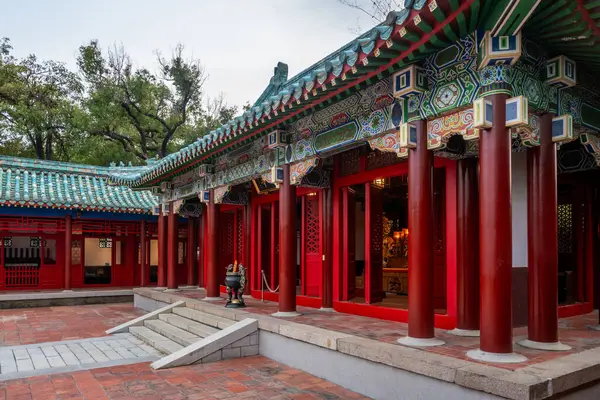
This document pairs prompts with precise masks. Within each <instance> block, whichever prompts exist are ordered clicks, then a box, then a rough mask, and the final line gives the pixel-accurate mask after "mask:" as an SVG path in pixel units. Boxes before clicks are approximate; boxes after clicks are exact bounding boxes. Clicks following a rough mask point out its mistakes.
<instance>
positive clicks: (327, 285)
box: [321, 184, 333, 310]
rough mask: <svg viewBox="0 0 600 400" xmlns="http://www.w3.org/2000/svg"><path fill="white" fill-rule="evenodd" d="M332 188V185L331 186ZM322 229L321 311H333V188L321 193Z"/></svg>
mask: <svg viewBox="0 0 600 400" xmlns="http://www.w3.org/2000/svg"><path fill="white" fill-rule="evenodd" d="M331 186H333V184H331ZM323 200H324V201H323V203H324V205H323V208H324V212H323V218H324V221H323V227H324V228H325V229H324V232H323V234H324V244H325V248H324V254H325V260H324V261H323V274H322V285H321V287H322V288H323V292H322V294H321V297H322V306H321V309H322V310H332V309H333V188H332V187H329V188H327V189H325V190H324V192H323Z"/></svg>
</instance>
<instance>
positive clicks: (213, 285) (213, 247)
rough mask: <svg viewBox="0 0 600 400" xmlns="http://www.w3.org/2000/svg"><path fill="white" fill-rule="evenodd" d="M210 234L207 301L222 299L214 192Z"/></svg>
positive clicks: (207, 262) (217, 210)
mask: <svg viewBox="0 0 600 400" xmlns="http://www.w3.org/2000/svg"><path fill="white" fill-rule="evenodd" d="M207 211H208V212H207V215H206V217H207V218H208V232H207V238H206V269H207V271H206V272H207V276H206V299H205V300H217V299H219V300H220V299H221V297H220V294H221V293H220V290H219V205H218V204H215V201H214V191H213V190H211V191H210V200H209V202H208V207H207Z"/></svg>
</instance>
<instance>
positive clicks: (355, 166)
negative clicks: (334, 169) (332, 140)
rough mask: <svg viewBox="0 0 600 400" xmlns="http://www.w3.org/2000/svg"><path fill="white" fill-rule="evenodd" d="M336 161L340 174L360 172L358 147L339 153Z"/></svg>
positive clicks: (346, 174)
mask: <svg viewBox="0 0 600 400" xmlns="http://www.w3.org/2000/svg"><path fill="white" fill-rule="evenodd" d="M338 162H339V168H340V169H339V173H340V176H348V175H352V174H357V173H359V172H360V153H359V151H358V149H354V150H350V151H346V152H345V153H342V154H340V155H339V156H338Z"/></svg>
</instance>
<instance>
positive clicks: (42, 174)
mask: <svg viewBox="0 0 600 400" xmlns="http://www.w3.org/2000/svg"><path fill="white" fill-rule="evenodd" d="M113 169H114V168H106V167H95V166H90V165H78V164H68V163H62V162H54V161H40V160H30V159H26V158H17V157H6V156H0V204H2V205H5V206H6V205H10V206H21V207H46V208H73V209H81V210H99V211H111V212H127V213H148V212H150V211H151V210H152V208H153V207H154V206H155V205H156V204H157V198H156V196H154V195H152V193H151V192H149V191H137V192H134V191H132V190H131V189H130V188H128V187H124V186H110V185H109V183H108V180H109V175H110V172H112V170H113ZM116 169H119V170H126V169H129V168H127V167H126V168H116ZM130 169H131V170H133V171H136V170H139V168H136V167H131V168H130ZM109 171H110V172H109Z"/></svg>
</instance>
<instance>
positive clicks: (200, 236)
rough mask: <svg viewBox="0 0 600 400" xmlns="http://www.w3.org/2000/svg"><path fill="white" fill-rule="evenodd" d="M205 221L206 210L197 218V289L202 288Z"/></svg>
mask: <svg viewBox="0 0 600 400" xmlns="http://www.w3.org/2000/svg"><path fill="white" fill-rule="evenodd" d="M205 221H206V210H204V211H203V212H202V214H200V218H198V238H197V242H198V287H204V247H205V245H204V243H205V241H204V240H205V236H204V224H205Z"/></svg>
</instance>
